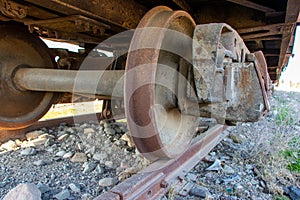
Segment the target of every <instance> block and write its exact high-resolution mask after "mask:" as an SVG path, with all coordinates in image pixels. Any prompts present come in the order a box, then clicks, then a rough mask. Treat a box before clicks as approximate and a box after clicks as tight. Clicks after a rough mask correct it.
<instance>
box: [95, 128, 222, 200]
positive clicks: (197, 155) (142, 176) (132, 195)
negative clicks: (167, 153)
mask: <svg viewBox="0 0 300 200" xmlns="http://www.w3.org/2000/svg"><path fill="white" fill-rule="evenodd" d="M225 129H226V127H225V126H222V125H216V126H214V127H212V128H211V129H209V130H208V131H206V132H205V133H203V134H201V135H199V136H197V137H196V138H194V140H193V141H192V144H191V146H190V148H188V149H187V150H186V151H185V152H184V153H183V154H182V155H181V156H180V157H178V158H177V159H172V160H158V161H156V162H154V163H153V164H151V165H150V166H148V167H147V168H146V169H144V170H142V171H141V172H139V173H137V174H136V175H134V176H132V177H131V178H129V179H127V180H126V181H124V182H122V183H120V184H119V185H117V186H115V187H114V188H112V189H111V190H109V191H108V192H106V193H104V194H102V195H100V196H98V197H96V200H107V199H111V200H124V199H149V200H154V199H159V198H160V197H162V196H163V195H164V194H165V193H166V192H167V191H168V190H169V189H170V187H171V185H176V184H180V183H181V182H182V181H183V178H182V177H183V176H184V175H185V174H186V173H187V172H188V171H190V170H191V169H192V168H193V167H194V166H195V165H196V164H197V163H198V162H199V161H200V160H201V159H202V158H204V157H205V156H206V155H207V154H208V153H209V151H210V150H211V149H212V148H213V147H214V146H215V145H217V144H218V143H219V142H220V141H221V140H222V139H223V138H224V137H225V135H224V134H221V133H222V132H223V131H224V130H225Z"/></svg>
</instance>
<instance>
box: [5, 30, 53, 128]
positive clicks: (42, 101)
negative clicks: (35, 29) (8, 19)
mask: <svg viewBox="0 0 300 200" xmlns="http://www.w3.org/2000/svg"><path fill="white" fill-rule="evenodd" d="M22 66H30V67H38V68H41V67H43V68H54V59H52V58H51V56H50V54H49V53H48V50H47V46H46V45H45V44H44V43H43V42H42V41H41V40H40V39H39V38H38V37H35V36H34V35H31V34H30V33H28V31H27V30H26V29H25V28H24V29H23V28H20V27H19V28H18V27H17V26H14V25H10V24H4V25H1V26H0V105H1V109H0V129H5V130H15V129H21V128H24V127H27V126H29V125H31V124H32V123H34V122H35V121H37V120H38V119H40V118H41V117H42V116H43V115H44V114H45V113H46V112H47V111H48V110H49V108H50V107H51V105H52V103H53V101H54V100H55V99H56V95H55V94H54V93H50V92H30V91H22V90H21V89H19V88H16V87H15V85H14V82H13V76H14V72H15V70H16V69H17V68H20V67H22Z"/></svg>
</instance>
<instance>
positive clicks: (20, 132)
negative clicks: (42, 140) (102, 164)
mask: <svg viewBox="0 0 300 200" xmlns="http://www.w3.org/2000/svg"><path fill="white" fill-rule="evenodd" d="M122 118H124V116H121V115H119V116H116V117H115V119H122ZM103 119H105V118H104V117H103V115H102V114H101V113H93V114H84V115H75V116H70V117H61V118H55V119H48V120H44V121H38V122H35V123H34V124H32V125H31V126H28V127H26V128H23V129H17V130H0V144H1V143H4V142H6V141H8V140H14V139H23V138H25V134H26V133H27V132H30V131H34V130H37V129H41V128H51V127H56V126H59V125H60V124H61V123H64V124H66V125H68V126H71V125H74V123H83V122H98V121H100V120H103Z"/></svg>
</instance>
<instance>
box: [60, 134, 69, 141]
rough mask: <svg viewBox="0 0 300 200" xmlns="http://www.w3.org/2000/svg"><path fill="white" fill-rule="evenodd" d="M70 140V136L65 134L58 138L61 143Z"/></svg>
mask: <svg viewBox="0 0 300 200" xmlns="http://www.w3.org/2000/svg"><path fill="white" fill-rule="evenodd" d="M68 138H69V134H67V133H64V134H61V135H60V136H59V137H58V138H57V140H58V141H60V142H61V141H65V140H67V139H68Z"/></svg>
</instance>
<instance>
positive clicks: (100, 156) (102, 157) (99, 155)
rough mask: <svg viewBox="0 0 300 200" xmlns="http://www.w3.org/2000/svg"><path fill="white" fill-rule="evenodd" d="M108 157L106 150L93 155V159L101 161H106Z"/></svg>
mask: <svg viewBox="0 0 300 200" xmlns="http://www.w3.org/2000/svg"><path fill="white" fill-rule="evenodd" d="M106 158H107V153H105V152H101V153H95V154H94V155H93V159H94V160H97V161H100V162H104V161H105V159H106Z"/></svg>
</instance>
